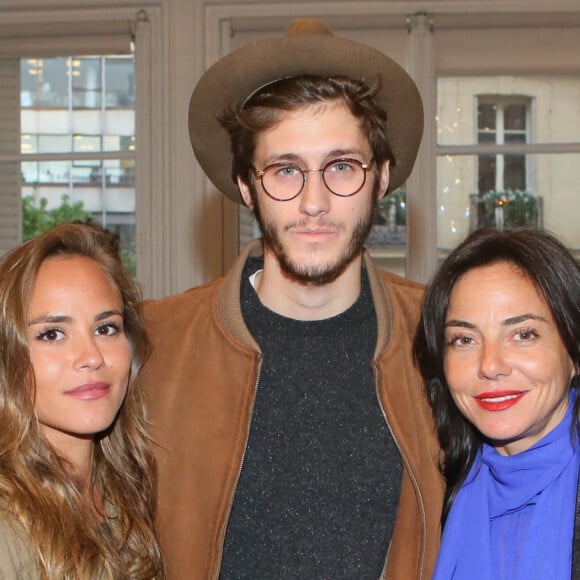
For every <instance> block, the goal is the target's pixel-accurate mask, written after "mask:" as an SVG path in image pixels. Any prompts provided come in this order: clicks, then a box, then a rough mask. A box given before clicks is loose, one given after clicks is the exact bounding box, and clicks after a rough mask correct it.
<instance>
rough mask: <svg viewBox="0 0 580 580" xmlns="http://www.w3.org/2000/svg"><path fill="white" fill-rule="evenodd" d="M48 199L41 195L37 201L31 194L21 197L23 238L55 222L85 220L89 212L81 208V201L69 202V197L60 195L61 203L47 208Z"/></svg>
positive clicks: (38, 233) (31, 235)
mask: <svg viewBox="0 0 580 580" xmlns="http://www.w3.org/2000/svg"><path fill="white" fill-rule="evenodd" d="M47 207H48V200H47V199H46V198H44V197H41V198H40V199H39V200H38V202H37V201H36V199H35V197H34V196H33V195H27V196H24V197H23V198H22V235H23V238H24V239H25V240H29V239H30V238H35V237H36V236H39V235H40V234H43V233H44V232H46V231H47V230H49V229H50V228H51V227H52V226H55V225H56V224H61V223H63V222H72V221H81V222H87V221H89V220H90V218H91V212H89V211H86V210H85V209H84V208H83V202H82V201H77V202H75V203H70V197H69V196H68V195H66V194H63V195H62V196H61V204H60V205H59V206H58V207H55V208H53V209H50V210H49V209H47Z"/></svg>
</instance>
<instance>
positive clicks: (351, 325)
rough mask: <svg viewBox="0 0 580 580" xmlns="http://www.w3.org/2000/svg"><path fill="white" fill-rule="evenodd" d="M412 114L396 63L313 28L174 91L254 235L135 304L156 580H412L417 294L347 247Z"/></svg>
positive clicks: (424, 452) (406, 141) (415, 104)
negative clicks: (214, 274)
mask: <svg viewBox="0 0 580 580" xmlns="http://www.w3.org/2000/svg"><path fill="white" fill-rule="evenodd" d="M422 128H423V113H422V105H421V100H420V97H419V94H418V91H417V88H416V86H415V84H414V83H413V81H412V80H411V79H410V77H409V76H408V75H407V74H406V73H405V71H404V70H403V69H402V68H401V67H399V66H398V65H397V64H396V63H395V62H393V61H392V60H391V59H389V58H387V57H386V56H385V55H383V54H382V53H380V52H378V51H376V50H374V49H372V48H370V47H368V46H366V45H363V44H360V43H355V42H351V41H348V40H345V39H341V38H338V37H336V36H334V35H333V34H332V33H331V32H330V31H329V30H328V29H327V28H326V27H325V26H324V24H323V23H322V22H320V21H318V20H308V19H301V20H297V21H295V22H294V23H293V24H292V26H291V27H290V28H289V30H288V32H287V34H286V36H285V37H284V38H277V39H269V40H264V41H261V42H257V43H254V44H251V45H248V46H246V47H244V48H242V49H240V50H238V51H236V52H233V53H231V54H230V55H228V56H226V57H224V58H223V59H221V60H220V61H219V62H217V63H216V64H215V65H214V66H212V67H211V68H210V69H209V70H208V71H207V72H206V73H205V74H204V75H203V77H202V78H201V80H200V81H199V83H198V85H197V86H196V88H195V90H194V93H193V96H192V98H191V105H190V112H189V129H190V135H191V141H192V144H193V148H194V151H195V154H196V157H197V159H198V161H199V162H200V164H201V166H202V167H203V169H204V170H205V172H206V173H207V175H208V176H209V178H210V179H211V180H212V181H213V183H214V184H215V185H216V186H217V187H218V188H219V189H220V190H221V191H222V192H223V193H224V194H225V195H227V196H228V197H230V198H231V199H234V200H235V201H237V202H239V203H245V204H246V205H247V206H248V207H250V208H251V209H252V210H253V212H254V214H255V216H256V219H257V220H258V223H259V225H260V228H261V232H262V238H261V239H260V240H256V241H255V242H253V243H251V244H250V245H249V246H248V247H247V248H245V249H244V251H243V252H242V254H241V255H240V256H239V258H238V260H237V262H236V263H235V264H234V266H233V267H232V269H231V270H230V271H229V272H228V273H227V274H226V275H225V276H224V277H223V278H220V279H218V280H215V281H213V282H210V283H209V284H207V285H205V286H202V287H199V288H194V289H191V290H189V291H187V292H185V293H183V294H181V295H179V296H173V297H169V298H166V299H164V300H161V301H156V302H149V303H147V304H146V310H145V313H146V318H147V324H148V330H149V333H150V336H151V338H152V341H153V353H152V357H151V359H150V361H149V362H148V364H147V365H146V367H145V369H144V372H143V375H142V378H143V384H144V387H145V389H146V392H147V397H148V403H149V409H150V416H151V421H152V424H153V428H154V431H153V436H154V438H155V439H156V440H157V442H158V443H159V449H160V452H159V526H160V535H161V542H162V545H163V548H164V551H165V557H166V562H167V570H168V575H169V578H172V579H183V580H191V579H200V580H201V579H207V578H218V577H219V578H222V579H231V578H252V579H272V578H276V579H278V578H292V579H295V578H307V579H316V578H356V579H360V578H373V579H374V578H379V577H384V578H389V579H395V578H396V579H404V580H409V579H413V578H424V579H428V578H429V577H430V575H431V570H432V567H433V563H434V559H435V556H436V550H437V547H438V541H439V531H440V529H439V518H440V513H441V505H442V496H443V483H442V479H441V476H440V473H439V470H438V446H437V442H436V436H435V433H434V430H433V426H432V423H431V412H430V409H429V407H428V405H427V403H426V400H425V397H424V395H423V390H422V382H421V378H420V376H419V374H418V372H417V371H416V369H415V367H414V364H413V358H412V352H411V341H412V337H413V334H414V329H415V323H416V319H417V316H418V313H419V308H420V302H421V297H422V287H421V286H420V285H418V284H415V283H414V282H411V281H408V280H404V279H402V278H399V277H397V276H395V275H392V274H389V273H386V272H380V271H378V270H377V268H376V266H375V265H374V264H373V261H372V259H371V258H370V257H369V255H368V253H367V252H366V251H365V250H364V247H363V244H364V241H365V239H366V237H367V234H368V232H369V229H370V227H371V223H372V217H373V214H374V211H375V210H376V205H377V202H378V201H379V200H380V199H381V198H382V197H383V196H384V195H386V194H388V193H389V192H390V191H392V190H394V189H396V188H397V187H398V186H399V185H400V184H401V183H403V182H404V181H405V179H406V178H407V177H408V175H409V173H410V171H411V169H412V166H413V163H414V160H415V157H416V154H417V149H418V147H419V143H420V139H421V134H422Z"/></svg>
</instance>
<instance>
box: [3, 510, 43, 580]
mask: <svg viewBox="0 0 580 580" xmlns="http://www.w3.org/2000/svg"><path fill="white" fill-rule="evenodd" d="M0 579H1V580H40V570H39V568H38V564H37V561H36V556H35V555H34V551H33V548H32V546H31V545H30V542H29V540H28V538H27V536H26V532H25V531H24V530H23V529H22V527H21V526H20V525H18V524H14V525H11V524H10V523H8V522H7V521H6V520H5V519H4V518H0Z"/></svg>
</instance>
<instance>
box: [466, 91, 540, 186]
mask: <svg viewBox="0 0 580 580" xmlns="http://www.w3.org/2000/svg"><path fill="white" fill-rule="evenodd" d="M528 119H529V99H527V100H526V99H524V100H515V101H514V100H513V99H507V98H506V99H502V98H501V97H479V99H478V106H477V142H478V143H479V144H486V143H491V144H494V145H510V144H516V143H527V142H528V141H529V140H528V130H529V127H528V126H529V120H528ZM478 163H479V170H478V191H479V193H487V192H488V191H505V190H519V191H525V190H526V189H528V184H527V182H526V175H527V171H526V156H525V155H523V154H497V155H493V154H491V155H479V158H478Z"/></svg>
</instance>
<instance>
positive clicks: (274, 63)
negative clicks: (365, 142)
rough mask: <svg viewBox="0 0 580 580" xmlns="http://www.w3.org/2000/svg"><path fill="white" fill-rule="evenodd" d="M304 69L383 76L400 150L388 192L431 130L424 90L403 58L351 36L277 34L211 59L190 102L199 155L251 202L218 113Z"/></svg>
mask: <svg viewBox="0 0 580 580" xmlns="http://www.w3.org/2000/svg"><path fill="white" fill-rule="evenodd" d="M298 75H313V76H345V77H349V78H352V79H355V80H361V81H366V82H372V81H374V80H375V79H376V78H377V77H380V78H381V81H382V87H381V91H380V94H379V95H378V102H379V104H380V105H381V106H382V107H383V108H384V109H385V111H386V112H387V123H386V135H387V139H388V143H389V146H390V148H391V151H392V152H393V155H394V157H395V164H394V166H392V167H391V168H390V182H389V187H388V192H390V191H393V190H394V189H396V188H397V187H399V185H401V184H402V183H403V182H404V181H405V180H406V179H407V177H408V176H409V174H410V173H411V170H412V168H413V164H414V163H415V159H416V156H417V151H418V149H419V144H420V142H421V136H422V134H423V106H422V103H421V97H420V95H419V91H418V89H417V87H416V85H415V83H414V82H413V80H412V79H411V77H410V76H409V75H408V74H407V72H406V71H405V70H404V69H403V68H402V67H401V66H399V65H398V64H397V63H396V62H395V61H393V60H392V59H390V58H389V57H387V56H386V55H384V54H383V53H382V52H380V51H378V50H376V49H374V48H372V47H370V46H367V45H365V44H361V43H358V42H353V41H350V40H348V39H345V38H341V37H337V36H332V35H311V36H295V37H283V38H272V39H266V40H261V41H258V42H254V43H252V44H249V45H247V46H244V47H242V48H240V49H238V50H236V51H234V52H232V53H230V54H228V55H226V56H225V57H224V58H222V59H220V60H219V61H218V62H216V63H215V64H214V65H213V66H211V67H210V68H209V69H208V70H207V71H206V72H205V74H204V75H203V76H202V77H201V79H200V81H199V82H198V84H197V86H196V87H195V90H194V92H193V95H192V97H191V101H190V106H189V135H190V139H191V144H192V146H193V150H194V153H195V156H196V158H197V160H198V161H199V163H200V165H201V167H202V168H203V170H204V171H205V173H206V174H207V176H208V177H209V178H210V180H211V181H212V183H213V184H214V185H215V186H216V187H217V188H218V189H219V190H220V191H221V192H222V193H224V194H225V195H227V196H228V197H229V198H230V199H232V200H233V201H236V202H238V203H243V202H242V199H241V197H240V193H239V190H238V186H237V184H235V183H234V182H233V181H232V178H231V161H232V155H231V150H230V141H229V136H228V134H227V132H226V130H225V129H224V128H223V127H222V126H221V125H220V123H219V121H218V117H219V116H220V115H221V114H222V113H223V111H224V109H225V108H226V107H227V106H228V105H232V104H238V103H240V102H242V101H243V100H244V99H246V98H247V97H248V96H249V95H250V94H252V93H253V92H255V91H256V90H258V89H259V88H260V87H262V86H264V85H266V84H269V83H271V82H273V81H275V80H278V79H283V78H289V77H293V76H298Z"/></svg>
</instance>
